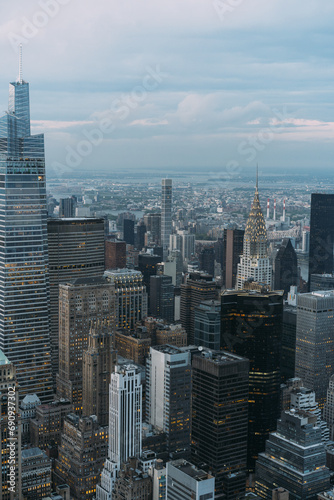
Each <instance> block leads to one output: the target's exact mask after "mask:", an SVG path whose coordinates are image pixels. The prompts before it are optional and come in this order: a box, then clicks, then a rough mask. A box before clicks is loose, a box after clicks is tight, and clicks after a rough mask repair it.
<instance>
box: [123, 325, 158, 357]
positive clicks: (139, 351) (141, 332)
mask: <svg viewBox="0 0 334 500" xmlns="http://www.w3.org/2000/svg"><path fill="white" fill-rule="evenodd" d="M151 343H152V341H151V337H150V335H149V334H148V333H147V331H146V328H140V327H139V328H137V329H136V330H135V331H131V332H129V330H116V333H115V349H116V350H117V354H118V355H119V356H122V357H123V358H126V359H131V360H132V361H133V362H134V363H137V364H139V365H145V362H146V358H147V356H148V353H149V352H150V347H151Z"/></svg>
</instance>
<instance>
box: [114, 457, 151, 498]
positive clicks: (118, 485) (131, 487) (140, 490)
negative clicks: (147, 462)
mask: <svg viewBox="0 0 334 500" xmlns="http://www.w3.org/2000/svg"><path fill="white" fill-rule="evenodd" d="M152 489H153V488H152V479H151V478H150V476H149V474H148V473H147V472H145V471H143V470H141V467H140V460H138V458H136V457H131V458H129V460H128V461H127V462H126V463H125V464H124V466H123V467H122V469H121V470H120V471H119V474H118V477H117V479H116V481H115V486H114V491H113V494H112V500H133V499H134V498H135V499H138V500H139V499H140V500H152Z"/></svg>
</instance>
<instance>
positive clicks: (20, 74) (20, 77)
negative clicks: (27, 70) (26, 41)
mask: <svg viewBox="0 0 334 500" xmlns="http://www.w3.org/2000/svg"><path fill="white" fill-rule="evenodd" d="M19 54H20V55H19V83H20V84H22V43H20V47H19Z"/></svg>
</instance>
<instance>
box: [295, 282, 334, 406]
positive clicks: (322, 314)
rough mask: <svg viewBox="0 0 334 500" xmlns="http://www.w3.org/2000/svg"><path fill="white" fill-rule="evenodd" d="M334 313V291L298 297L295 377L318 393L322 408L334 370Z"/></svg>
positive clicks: (317, 396)
mask: <svg viewBox="0 0 334 500" xmlns="http://www.w3.org/2000/svg"><path fill="white" fill-rule="evenodd" d="M333 310H334V291H324V292H322V291H319V292H311V293H304V294H300V295H299V296H298V305H297V333H296V371H295V374H296V377H300V378H301V379H302V380H303V382H304V384H305V386H306V387H308V388H309V389H311V390H312V391H314V392H315V394H316V400H317V402H318V403H319V405H320V407H321V408H322V407H323V406H324V404H325V402H326V396H327V387H328V383H329V378H330V376H331V375H332V373H333V370H334V337H333Z"/></svg>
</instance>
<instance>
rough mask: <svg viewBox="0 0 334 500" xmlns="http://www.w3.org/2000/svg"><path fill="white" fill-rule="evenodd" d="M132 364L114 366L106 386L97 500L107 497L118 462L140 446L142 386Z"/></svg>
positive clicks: (103, 499)
mask: <svg viewBox="0 0 334 500" xmlns="http://www.w3.org/2000/svg"><path fill="white" fill-rule="evenodd" d="M140 379H141V376H140V372H139V371H138V369H137V368H136V367H135V366H134V365H124V366H122V367H121V366H116V367H115V372H114V373H113V374H112V375H111V380H110V389H109V391H110V392H109V405H110V407H109V412H110V413H109V445H108V458H107V460H106V462H105V464H104V468H103V470H102V474H101V484H99V485H97V487H96V499H97V500H111V499H112V498H113V495H112V491H113V489H114V483H115V480H116V478H117V476H118V473H119V471H120V469H121V465H122V464H123V463H124V462H126V461H127V460H128V459H129V458H130V457H139V456H140V455H141V447H142V385H141V380H140Z"/></svg>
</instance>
